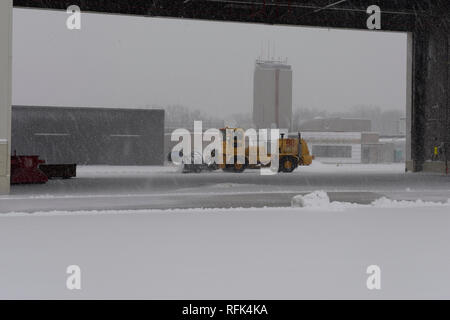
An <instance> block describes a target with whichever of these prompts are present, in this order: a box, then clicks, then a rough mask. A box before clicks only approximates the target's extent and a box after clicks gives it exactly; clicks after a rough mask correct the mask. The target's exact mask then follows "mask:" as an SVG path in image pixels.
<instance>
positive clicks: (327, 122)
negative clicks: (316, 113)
mask: <svg viewBox="0 0 450 320" xmlns="http://www.w3.org/2000/svg"><path fill="white" fill-rule="evenodd" d="M300 130H302V131H319V132H371V131H372V122H371V121H370V120H366V119H345V118H317V119H313V120H308V121H306V122H303V123H302V124H301V125H300Z"/></svg>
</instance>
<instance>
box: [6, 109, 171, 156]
mask: <svg viewBox="0 0 450 320" xmlns="http://www.w3.org/2000/svg"><path fill="white" fill-rule="evenodd" d="M14 151H16V152H17V154H18V155H39V156H40V157H41V158H42V159H44V160H46V161H47V163H77V164H79V165H162V164H163V163H164V111H163V110H152V109H111V108H68V107H37V106H13V108H12V152H14Z"/></svg>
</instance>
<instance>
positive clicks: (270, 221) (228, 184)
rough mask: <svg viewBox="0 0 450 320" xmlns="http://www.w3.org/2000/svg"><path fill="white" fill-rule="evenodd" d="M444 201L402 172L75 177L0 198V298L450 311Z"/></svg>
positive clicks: (164, 172)
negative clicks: (310, 301)
mask: <svg viewBox="0 0 450 320" xmlns="http://www.w3.org/2000/svg"><path fill="white" fill-rule="evenodd" d="M449 199H450V180H449V177H448V176H444V175H438V174H411V173H405V172H404V167H403V165H381V166H380V165H375V166H374V165H351V166H331V165H321V164H316V165H313V166H311V167H305V168H299V170H297V171H296V172H295V173H294V174H290V175H286V174H281V175H277V176H269V177H268V176H261V175H259V172H258V171H248V172H246V173H244V174H232V173H231V174H230V173H223V172H220V171H219V172H213V173H204V174H187V175H185V174H182V173H180V171H179V169H178V168H175V167H164V168H158V167H156V168H154V167H152V168H146V167H119V168H118V167H81V168H79V175H78V178H77V179H73V180H64V181H63V180H55V181H50V182H49V183H48V184H47V185H41V186H15V187H14V188H13V193H12V195H10V196H1V197H0V213H1V214H0V252H1V254H0V298H73V299H79V298H153V299H160V298H176V299H278V298H284V299H296V298H363V299H365V298H367V299H372V298H373V299H378V298H438V299H441V298H450V272H449V270H450V255H449V254H448V253H449V252H450V214H449V212H450V201H449ZM198 208H205V209H198ZM167 209H168V210H167ZM69 265H79V266H80V267H81V269H82V290H81V291H79V292H77V291H75V292H74V291H69V290H67V289H66V287H65V284H66V279H67V275H66V268H67V266H69ZM370 265H378V266H380V267H381V270H382V290H381V291H369V290H368V289H367V288H366V280H367V277H368V275H367V274H366V270H367V267H368V266H370Z"/></svg>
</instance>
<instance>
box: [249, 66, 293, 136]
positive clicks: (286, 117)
mask: <svg viewBox="0 0 450 320" xmlns="http://www.w3.org/2000/svg"><path fill="white" fill-rule="evenodd" d="M253 122H254V124H255V126H256V129H271V128H279V129H288V130H290V129H291V122H292V68H291V66H290V65H288V64H287V63H285V62H281V61H267V60H257V61H256V65H255V75H254V97H253Z"/></svg>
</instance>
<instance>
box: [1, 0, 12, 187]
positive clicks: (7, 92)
mask: <svg viewBox="0 0 450 320" xmlns="http://www.w3.org/2000/svg"><path fill="white" fill-rule="evenodd" d="M11 44H12V0H2V1H0V194H6V193H8V192H9V189H10V187H9V184H10V161H11V160H10V158H11V157H10V141H11V91H12V90H11V82H12V81H11V73H12V71H11V66H12V47H11Z"/></svg>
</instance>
